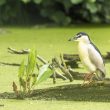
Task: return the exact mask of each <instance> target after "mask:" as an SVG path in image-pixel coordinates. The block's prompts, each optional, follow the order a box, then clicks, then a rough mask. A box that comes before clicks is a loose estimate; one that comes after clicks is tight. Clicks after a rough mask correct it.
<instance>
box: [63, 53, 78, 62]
mask: <svg viewBox="0 0 110 110" xmlns="http://www.w3.org/2000/svg"><path fill="white" fill-rule="evenodd" d="M63 59H64V60H71V61H80V59H79V56H78V54H63Z"/></svg>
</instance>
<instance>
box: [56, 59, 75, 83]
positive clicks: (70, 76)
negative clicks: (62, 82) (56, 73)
mask: <svg viewBox="0 0 110 110" xmlns="http://www.w3.org/2000/svg"><path fill="white" fill-rule="evenodd" d="M54 62H55V63H56V64H57V65H58V67H59V68H60V69H61V71H62V72H63V73H65V75H66V76H67V77H68V79H69V80H70V82H72V81H73V77H72V75H71V74H70V72H69V71H68V69H65V68H64V67H63V66H62V65H61V64H60V63H59V61H58V59H57V58H54Z"/></svg>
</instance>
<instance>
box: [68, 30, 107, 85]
mask: <svg viewBox="0 0 110 110" xmlns="http://www.w3.org/2000/svg"><path fill="white" fill-rule="evenodd" d="M69 41H77V42H78V54H79V58H80V60H81V62H82V64H83V65H84V66H85V67H86V68H87V70H88V72H89V74H87V75H85V77H84V82H83V84H85V83H87V82H86V81H88V84H90V83H91V82H93V77H94V76H95V77H96V78H97V79H98V80H101V81H104V79H105V76H106V70H105V64H104V60H103V58H102V55H101V52H100V51H99V49H98V48H97V47H96V46H95V45H94V44H93V43H92V41H91V39H90V37H89V35H88V34H87V33H85V32H79V33H77V34H76V35H75V36H74V37H71V38H70V39H69Z"/></svg>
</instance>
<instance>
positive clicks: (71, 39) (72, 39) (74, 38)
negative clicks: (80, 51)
mask: <svg viewBox="0 0 110 110" xmlns="http://www.w3.org/2000/svg"><path fill="white" fill-rule="evenodd" d="M75 40H76V36H74V37H71V38H70V39H68V41H75Z"/></svg>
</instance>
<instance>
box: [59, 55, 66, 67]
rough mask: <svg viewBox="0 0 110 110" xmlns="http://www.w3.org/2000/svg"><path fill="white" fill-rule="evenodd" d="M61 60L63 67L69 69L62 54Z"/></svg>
mask: <svg viewBox="0 0 110 110" xmlns="http://www.w3.org/2000/svg"><path fill="white" fill-rule="evenodd" d="M60 59H61V63H62V64H63V66H64V67H65V68H66V69H67V66H66V64H65V62H64V59H63V56H62V54H60Z"/></svg>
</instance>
